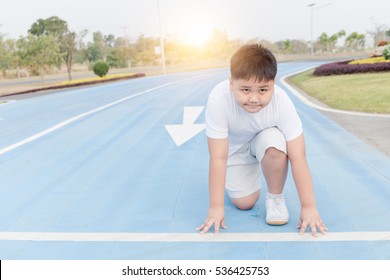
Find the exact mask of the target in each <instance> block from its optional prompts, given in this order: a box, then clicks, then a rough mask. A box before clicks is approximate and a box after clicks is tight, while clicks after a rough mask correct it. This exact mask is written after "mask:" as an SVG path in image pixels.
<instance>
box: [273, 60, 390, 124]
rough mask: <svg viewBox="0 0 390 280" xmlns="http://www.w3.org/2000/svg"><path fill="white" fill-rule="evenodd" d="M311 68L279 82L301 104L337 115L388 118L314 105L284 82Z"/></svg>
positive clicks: (288, 75)
mask: <svg viewBox="0 0 390 280" xmlns="http://www.w3.org/2000/svg"><path fill="white" fill-rule="evenodd" d="M312 68H313V67H310V68H308V69H304V70H300V71H298V72H295V73H290V74H287V75H286V76H283V77H282V78H281V79H280V82H281V83H282V84H283V85H284V86H285V87H286V88H288V89H289V91H291V93H293V94H294V95H295V96H296V97H298V98H299V99H300V100H301V101H302V102H303V103H305V104H306V105H309V106H310V107H313V108H315V109H317V110H321V111H325V112H331V113H338V114H344V115H353V116H363V117H378V118H390V114H373V113H363V112H353V111H344V110H337V109H332V108H327V107H324V106H321V105H318V104H315V103H313V102H311V101H310V100H309V99H307V98H306V97H305V96H303V95H302V94H301V93H300V92H299V91H298V90H296V89H295V88H294V87H292V86H291V85H290V84H289V83H287V82H286V79H287V78H289V77H291V76H294V75H296V74H299V73H302V72H305V71H307V70H310V69H312Z"/></svg>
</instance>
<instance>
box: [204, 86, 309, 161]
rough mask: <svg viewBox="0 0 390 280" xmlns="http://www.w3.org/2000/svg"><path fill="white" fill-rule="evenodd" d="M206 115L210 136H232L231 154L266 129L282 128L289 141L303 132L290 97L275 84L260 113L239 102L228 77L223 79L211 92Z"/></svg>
mask: <svg viewBox="0 0 390 280" xmlns="http://www.w3.org/2000/svg"><path fill="white" fill-rule="evenodd" d="M205 117H206V135H207V136H208V137H210V138H215V139H224V138H227V137H228V138H229V155H231V154H232V153H234V152H235V151H237V150H238V149H239V148H240V147H241V146H242V145H243V144H246V143H248V142H250V141H251V140H252V139H253V138H254V137H255V135H256V134H257V133H259V132H260V131H261V130H263V129H265V128H269V127H277V128H279V129H280V131H282V133H283V134H284V136H285V138H286V140H287V141H290V140H293V139H295V138H296V137H298V136H299V135H301V134H302V123H301V120H300V118H299V116H298V114H297V111H296V109H295V107H294V105H293V103H292V102H291V99H290V98H289V97H288V95H287V94H286V93H285V92H284V91H283V90H282V89H281V88H280V87H278V86H276V85H275V91H274V94H273V95H272V100H271V102H270V103H269V104H268V105H267V106H266V107H264V108H262V109H261V110H260V111H259V112H257V113H248V112H246V111H245V110H244V109H243V108H241V107H240V105H239V104H238V103H237V102H236V100H235V98H234V94H233V93H232V92H231V91H230V87H229V80H226V81H223V82H221V83H219V84H218V85H216V86H215V87H214V89H213V90H212V91H211V93H210V96H209V98H208V101H207V107H206V112H205Z"/></svg>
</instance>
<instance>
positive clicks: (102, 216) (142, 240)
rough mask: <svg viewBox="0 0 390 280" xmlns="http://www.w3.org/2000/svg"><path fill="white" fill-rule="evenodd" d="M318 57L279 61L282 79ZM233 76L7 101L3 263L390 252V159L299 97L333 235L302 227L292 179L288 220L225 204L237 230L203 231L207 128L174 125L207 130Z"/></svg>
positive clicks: (221, 72) (0, 215) (183, 77)
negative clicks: (277, 222) (211, 110)
mask: <svg viewBox="0 0 390 280" xmlns="http://www.w3.org/2000/svg"><path fill="white" fill-rule="evenodd" d="M313 65H314V64H313V63H283V64H281V65H280V66H279V75H278V77H283V76H285V75H287V74H289V73H292V72H296V71H299V70H303V69H306V68H308V67H310V66H313ZM227 77H228V70H227V69H215V70H207V71H199V72H188V73H181V74H173V75H164V76H154V77H147V78H141V79H136V80H130V81H121V82H116V83H111V84H104V85H99V86H93V87H88V88H83V89H74V90H67V91H64V92H61V91H59V92H57V93H53V94H50V95H45V96H41V97H35V98H30V99H24V100H18V101H16V102H13V103H6V104H0V259H318V260H320V259H390V203H389V201H390V159H389V158H388V157H386V156H384V155H383V154H381V153H379V152H378V151H376V150H374V149H372V148H371V147H370V146H368V145H366V144H364V143H363V142H362V141H360V140H358V139H357V138H356V137H354V136H353V135H351V134H350V133H349V132H347V131H346V130H345V129H343V128H342V127H340V126H338V125H337V124H336V123H334V122H333V121H331V120H330V119H328V118H327V117H325V116H324V115H323V114H321V113H320V112H318V111H316V110H315V109H313V108H311V107H309V106H308V105H306V104H304V103H302V102H301V101H300V100H299V99H297V98H296V97H295V96H294V95H292V94H291V98H292V100H293V102H294V103H295V105H296V107H297V110H298V113H299V115H300V116H301V119H302V122H303V125H304V131H305V139H306V145H307V150H308V151H307V154H308V160H309V164H310V167H311V171H312V175H313V180H314V184H315V188H316V198H317V205H318V207H319V209H320V212H321V215H322V218H323V220H324V221H325V222H326V224H327V226H328V228H329V230H330V232H329V234H328V235H327V236H320V237H318V238H313V237H311V236H310V234H309V233H307V234H306V235H305V236H304V237H300V236H298V231H297V229H296V228H295V226H296V223H297V221H298V216H299V207H300V206H299V201H298V196H297V193H296V190H295V186H294V184H293V180H292V178H291V174H289V176H288V179H287V183H286V191H285V192H286V196H287V204H288V207H289V210H290V217H291V218H290V222H289V224H287V225H285V226H280V227H272V226H268V225H267V224H266V223H265V209H264V198H261V199H260V201H259V202H258V204H257V205H256V207H255V208H254V209H252V210H250V211H239V210H237V209H235V208H234V207H233V205H232V204H231V203H230V202H229V201H228V200H226V223H227V225H228V227H229V228H228V229H227V230H224V231H223V232H222V234H220V236H219V237H215V236H214V235H213V234H211V233H210V234H207V235H205V236H199V235H198V234H197V232H196V231H195V230H194V229H195V227H196V226H197V225H199V224H200V223H201V222H202V221H203V219H204V218H205V217H206V214H207V209H208V186H207V176H208V175H207V174H208V152H207V144H206V138H205V135H204V130H203V131H201V132H200V133H198V134H195V133H194V135H193V136H192V137H191V136H189V139H187V140H186V139H184V140H182V143H180V146H177V145H176V143H175V142H174V140H173V139H172V137H171V135H170V133H168V130H167V126H169V125H180V124H183V122H184V124H185V125H183V129H180V128H181V127H180V126H179V127H177V126H176V128H177V129H178V130H183V131H185V133H187V132H188V133H190V131H191V130H192V128H194V127H198V130H199V131H200V130H202V129H201V128H199V127H202V124H204V114H203V112H204V111H203V110H202V106H205V104H206V100H207V96H208V94H209V92H210V90H211V89H212V88H213V86H214V85H215V84H216V83H218V82H220V81H222V80H224V79H226V78H227ZM282 86H283V85H282ZM185 107H186V108H187V109H184V108H185ZM191 108H192V109H194V108H195V112H194V111H193V110H192V109H191ZM185 112H186V113H185ZM198 114H200V115H199V116H198ZM183 115H185V116H183ZM183 117H184V120H183ZM192 124H193V125H192ZM196 125H197V126H196ZM199 125H200V126H199ZM185 133H184V134H185ZM178 137H182V136H178ZM183 141H184V142H183ZM263 186H264V181H263Z"/></svg>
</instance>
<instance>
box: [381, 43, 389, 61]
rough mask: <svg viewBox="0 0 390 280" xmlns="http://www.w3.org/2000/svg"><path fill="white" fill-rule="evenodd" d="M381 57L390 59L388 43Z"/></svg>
mask: <svg viewBox="0 0 390 280" xmlns="http://www.w3.org/2000/svg"><path fill="white" fill-rule="evenodd" d="M383 57H384V58H385V59H386V60H389V59H390V45H388V46H387V47H386V48H385V49H384V50H383Z"/></svg>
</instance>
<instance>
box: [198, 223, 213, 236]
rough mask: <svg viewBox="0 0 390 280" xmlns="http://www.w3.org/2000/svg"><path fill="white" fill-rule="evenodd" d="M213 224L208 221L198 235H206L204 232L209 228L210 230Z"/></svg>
mask: <svg viewBox="0 0 390 280" xmlns="http://www.w3.org/2000/svg"><path fill="white" fill-rule="evenodd" d="M213 224H214V222H212V221H208V222H207V223H206V224H205V226H204V227H203V230H202V231H201V232H200V234H204V233H206V232H207V231H208V230H209V228H210V227H211V226H212V225H213Z"/></svg>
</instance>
